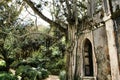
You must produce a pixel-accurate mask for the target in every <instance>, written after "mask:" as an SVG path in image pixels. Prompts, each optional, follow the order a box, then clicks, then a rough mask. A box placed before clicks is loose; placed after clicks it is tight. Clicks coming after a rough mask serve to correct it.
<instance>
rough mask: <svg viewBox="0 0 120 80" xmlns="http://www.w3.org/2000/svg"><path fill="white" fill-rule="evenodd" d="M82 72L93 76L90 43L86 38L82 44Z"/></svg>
mask: <svg viewBox="0 0 120 80" xmlns="http://www.w3.org/2000/svg"><path fill="white" fill-rule="evenodd" d="M84 74H85V76H93V59H92V45H91V42H90V41H89V40H88V39H87V40H86V41H85V45H84Z"/></svg>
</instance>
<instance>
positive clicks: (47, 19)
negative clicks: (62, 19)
mask: <svg viewBox="0 0 120 80" xmlns="http://www.w3.org/2000/svg"><path fill="white" fill-rule="evenodd" d="M23 1H25V2H26V3H27V4H28V5H29V6H30V7H31V8H32V10H33V11H34V12H35V13H36V14H37V15H38V16H39V17H40V18H42V19H43V20H44V21H46V22H48V23H49V24H53V25H54V26H55V27H58V28H59V30H60V31H62V32H66V29H65V28H63V27H62V26H61V25H60V24H59V23H56V22H54V21H52V20H50V19H49V18H47V17H46V16H44V15H43V14H42V12H40V11H39V10H38V9H37V8H36V7H35V6H34V4H33V2H32V1H31V0H23Z"/></svg>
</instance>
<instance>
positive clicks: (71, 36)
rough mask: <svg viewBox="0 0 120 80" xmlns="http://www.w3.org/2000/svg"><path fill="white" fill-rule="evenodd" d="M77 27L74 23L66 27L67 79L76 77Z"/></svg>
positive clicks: (72, 79)
mask: <svg viewBox="0 0 120 80" xmlns="http://www.w3.org/2000/svg"><path fill="white" fill-rule="evenodd" d="M76 33H77V28H76V25H69V27H68V41H67V61H66V62H67V66H66V69H67V80H75V78H76V66H77V64H76V59H77V46H78V45H77V42H78V40H77V35H76Z"/></svg>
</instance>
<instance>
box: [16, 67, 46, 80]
mask: <svg viewBox="0 0 120 80" xmlns="http://www.w3.org/2000/svg"><path fill="white" fill-rule="evenodd" d="M16 75H18V76H21V77H22V80H41V79H44V78H46V77H48V72H47V70H45V69H43V68H42V69H41V68H34V67H31V66H28V65H26V66H23V65H22V66H19V67H18V69H17V70H16Z"/></svg>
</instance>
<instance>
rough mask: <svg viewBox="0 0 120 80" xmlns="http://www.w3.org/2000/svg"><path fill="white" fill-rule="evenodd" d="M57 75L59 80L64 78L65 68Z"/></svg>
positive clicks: (64, 79)
mask: <svg viewBox="0 0 120 80" xmlns="http://www.w3.org/2000/svg"><path fill="white" fill-rule="evenodd" d="M59 77H60V80H66V71H65V70H63V71H61V72H60V75H59Z"/></svg>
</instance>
